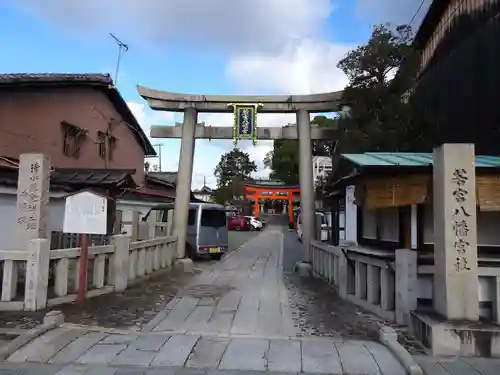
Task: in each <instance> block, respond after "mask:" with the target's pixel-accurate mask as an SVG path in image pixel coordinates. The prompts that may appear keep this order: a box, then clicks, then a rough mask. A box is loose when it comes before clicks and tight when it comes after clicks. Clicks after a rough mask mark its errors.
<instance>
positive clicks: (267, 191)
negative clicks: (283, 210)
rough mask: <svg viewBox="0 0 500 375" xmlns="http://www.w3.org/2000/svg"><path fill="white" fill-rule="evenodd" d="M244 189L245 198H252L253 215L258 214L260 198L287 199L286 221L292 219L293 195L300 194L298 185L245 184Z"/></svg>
mask: <svg viewBox="0 0 500 375" xmlns="http://www.w3.org/2000/svg"><path fill="white" fill-rule="evenodd" d="M244 189H245V191H247V193H246V194H245V198H246V199H253V200H254V207H253V215H254V216H259V201H260V199H262V198H265V199H279V200H286V201H288V221H289V222H291V221H293V195H294V194H296V195H299V194H300V186H280V185H278V186H276V185H260V184H259V185H253V184H246V185H245V186H244Z"/></svg>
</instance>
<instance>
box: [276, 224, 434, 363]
mask: <svg viewBox="0 0 500 375" xmlns="http://www.w3.org/2000/svg"><path fill="white" fill-rule="evenodd" d="M301 257H302V247H301V244H300V243H299V242H298V241H297V239H296V237H295V233H294V232H291V231H285V234H284V253H283V268H284V273H285V275H284V279H285V283H286V285H287V288H288V291H289V301H290V304H291V306H292V311H293V314H294V318H295V320H296V326H297V327H298V328H299V329H300V330H301V332H302V335H304V336H323V337H338V338H346V339H347V338H351V339H371V340H377V339H378V330H379V328H380V327H381V326H391V327H393V328H395V329H396V331H397V332H398V333H399V341H400V343H401V344H402V345H403V346H405V348H406V349H407V350H409V351H410V353H412V354H425V350H424V349H423V347H422V346H421V344H420V343H418V342H417V341H416V340H414V339H413V338H412V337H410V336H409V335H408V333H407V331H406V328H404V327H400V326H395V325H394V324H391V323H389V322H386V321H384V320H382V319H380V318H379V317H377V316H376V315H374V314H372V313H370V312H367V311H365V310H363V309H361V308H359V307H358V306H357V305H355V304H353V303H351V302H348V301H346V300H344V299H342V298H340V297H339V295H338V294H337V292H336V290H335V288H334V287H333V286H331V285H330V284H328V283H326V282H324V281H323V280H321V279H316V278H300V277H298V276H297V275H296V274H295V273H294V271H293V266H294V264H295V262H297V261H299V260H301Z"/></svg>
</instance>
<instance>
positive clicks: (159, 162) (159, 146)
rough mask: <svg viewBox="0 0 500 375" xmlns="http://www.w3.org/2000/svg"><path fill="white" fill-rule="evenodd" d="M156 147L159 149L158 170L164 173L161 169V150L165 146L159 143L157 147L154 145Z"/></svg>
mask: <svg viewBox="0 0 500 375" xmlns="http://www.w3.org/2000/svg"><path fill="white" fill-rule="evenodd" d="M153 146H154V147H158V169H159V170H160V172H161V171H162V169H161V148H162V147H163V145H162V144H161V143H158V144H157V145H153Z"/></svg>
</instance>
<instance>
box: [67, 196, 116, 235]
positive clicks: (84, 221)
mask: <svg viewBox="0 0 500 375" xmlns="http://www.w3.org/2000/svg"><path fill="white" fill-rule="evenodd" d="M107 216H108V199H107V197H105V196H103V195H101V194H97V193H95V192H92V191H85V190H84V191H81V192H78V193H75V194H72V195H69V196H67V197H66V205H65V210H64V223H63V232H64V233H85V234H106V233H107Z"/></svg>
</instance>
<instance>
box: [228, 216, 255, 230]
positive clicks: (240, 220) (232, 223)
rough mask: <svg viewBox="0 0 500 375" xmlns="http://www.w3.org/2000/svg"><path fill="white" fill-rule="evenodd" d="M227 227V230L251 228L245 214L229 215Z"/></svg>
mask: <svg viewBox="0 0 500 375" xmlns="http://www.w3.org/2000/svg"><path fill="white" fill-rule="evenodd" d="M227 227H228V229H229V230H236V231H240V230H251V229H252V228H251V224H250V219H249V218H247V217H245V216H234V217H230V218H229V219H228V221H227Z"/></svg>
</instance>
